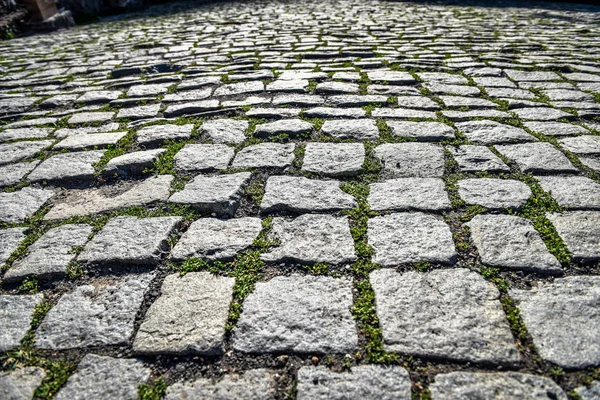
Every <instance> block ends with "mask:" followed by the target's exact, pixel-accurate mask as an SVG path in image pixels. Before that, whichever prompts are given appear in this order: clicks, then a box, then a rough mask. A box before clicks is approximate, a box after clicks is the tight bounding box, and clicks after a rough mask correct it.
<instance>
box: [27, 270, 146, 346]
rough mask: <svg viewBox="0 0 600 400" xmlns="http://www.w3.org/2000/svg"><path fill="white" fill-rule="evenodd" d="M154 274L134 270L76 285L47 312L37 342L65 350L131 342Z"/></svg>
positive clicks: (39, 329)
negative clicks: (130, 273)
mask: <svg viewBox="0 0 600 400" xmlns="http://www.w3.org/2000/svg"><path fill="white" fill-rule="evenodd" d="M153 278H154V274H135V275H126V276H124V277H122V278H118V279H115V278H112V279H106V280H100V281H97V282H95V283H94V284H88V285H82V286H77V287H76V288H75V289H74V290H73V291H72V292H70V293H67V294H65V295H63V296H62V297H61V298H60V299H59V300H58V303H57V304H56V306H54V307H53V308H52V309H51V310H50V311H49V312H48V314H46V317H45V318H44V320H43V321H42V323H41V324H40V326H39V327H38V329H37V330H36V332H35V346H36V347H37V348H41V349H52V350H64V349H73V348H82V347H93V346H109V345H127V344H129V342H130V340H131V338H132V335H133V332H134V322H135V316H136V314H137V312H138V310H139V308H140V306H141V305H142V302H143V301H144V295H145V293H146V291H147V290H148V287H149V285H150V282H151V281H152V279H153Z"/></svg>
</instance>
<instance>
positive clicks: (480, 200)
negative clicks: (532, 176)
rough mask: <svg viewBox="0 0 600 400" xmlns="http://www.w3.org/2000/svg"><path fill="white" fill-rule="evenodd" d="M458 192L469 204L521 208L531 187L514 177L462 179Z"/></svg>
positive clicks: (529, 194)
mask: <svg viewBox="0 0 600 400" xmlns="http://www.w3.org/2000/svg"><path fill="white" fill-rule="evenodd" d="M458 194H459V195H460V197H461V198H462V199H463V200H464V201H465V203H466V204H467V205H480V206H483V207H485V208H489V209H499V208H521V206H523V205H524V204H525V203H526V202H527V199H529V197H530V196H531V189H530V188H529V186H527V185H526V184H525V183H523V182H521V181H515V180H512V179H490V178H476V179H461V180H460V181H458Z"/></svg>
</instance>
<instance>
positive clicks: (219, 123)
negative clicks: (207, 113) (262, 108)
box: [201, 119, 249, 143]
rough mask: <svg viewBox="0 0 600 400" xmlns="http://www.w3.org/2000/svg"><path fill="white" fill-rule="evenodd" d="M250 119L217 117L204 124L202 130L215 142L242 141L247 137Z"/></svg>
mask: <svg viewBox="0 0 600 400" xmlns="http://www.w3.org/2000/svg"><path fill="white" fill-rule="evenodd" d="M248 125H249V123H248V121H238V120H235V119H217V120H211V121H206V122H204V123H203V124H202V127H201V132H202V134H203V135H205V136H206V139H208V140H210V141H212V142H213V143H241V142H243V141H244V140H245V139H246V130H247V129H248Z"/></svg>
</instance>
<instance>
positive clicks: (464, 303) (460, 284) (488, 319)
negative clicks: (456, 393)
mask: <svg viewBox="0 0 600 400" xmlns="http://www.w3.org/2000/svg"><path fill="white" fill-rule="evenodd" d="M369 280H370V282H371V286H372V287H373V290H374V292H375V306H376V310H377V316H378V318H379V325H380V327H381V331H382V334H383V345H384V348H385V349H386V350H387V351H393V352H398V353H401V354H407V355H414V356H419V357H426V358H431V359H444V360H452V361H463V362H464V361H469V362H474V363H481V364H496V365H512V366H516V365H518V364H519V362H520V359H521V357H520V355H519V351H518V350H517V347H516V346H515V343H514V339H513V336H512V334H511V332H510V328H509V325H508V321H507V320H506V316H505V315H504V311H503V310H502V305H501V304H500V293H499V292H498V289H496V286H494V284H492V283H490V282H487V281H486V280H485V279H484V278H483V277H482V276H481V275H479V274H478V273H476V272H474V271H470V270H468V269H465V268H456V269H443V270H434V271H431V272H425V273H422V272H417V271H409V272H405V273H398V272H396V271H394V270H392V269H380V270H376V271H373V272H371V273H370V274H369Z"/></svg>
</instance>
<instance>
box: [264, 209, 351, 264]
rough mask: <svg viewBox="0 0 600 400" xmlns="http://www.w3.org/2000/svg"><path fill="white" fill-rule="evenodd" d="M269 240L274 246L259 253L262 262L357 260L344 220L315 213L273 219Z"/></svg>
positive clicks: (335, 261)
mask: <svg viewBox="0 0 600 400" xmlns="http://www.w3.org/2000/svg"><path fill="white" fill-rule="evenodd" d="M269 238H270V239H271V240H274V241H275V242H277V243H278V245H277V246H275V247H273V248H271V249H270V250H269V251H268V252H267V253H263V254H262V256H261V258H262V259H263V260H264V261H269V262H299V263H305V264H317V263H329V264H342V263H350V262H353V261H356V259H357V257H356V255H355V253H354V241H353V239H352V235H351V234H350V225H349V224H348V220H347V218H345V217H334V216H331V215H315V214H304V215H301V216H299V217H297V218H295V219H292V220H287V219H285V218H281V217H276V218H274V219H273V225H272V229H271V232H270V233H269Z"/></svg>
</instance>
